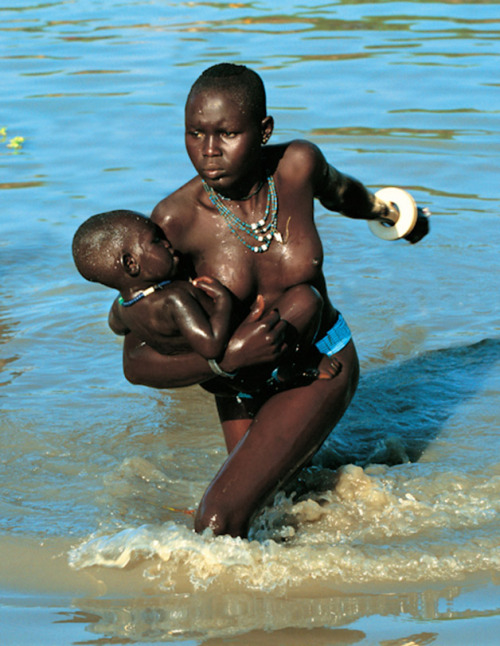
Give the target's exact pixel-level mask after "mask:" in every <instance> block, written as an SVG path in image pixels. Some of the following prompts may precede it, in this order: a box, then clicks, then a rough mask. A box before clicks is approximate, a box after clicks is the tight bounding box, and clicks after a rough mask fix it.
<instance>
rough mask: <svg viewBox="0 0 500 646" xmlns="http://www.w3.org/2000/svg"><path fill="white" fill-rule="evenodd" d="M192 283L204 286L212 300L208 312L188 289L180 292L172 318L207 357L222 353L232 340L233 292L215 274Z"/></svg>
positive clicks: (188, 340)
mask: <svg viewBox="0 0 500 646" xmlns="http://www.w3.org/2000/svg"><path fill="white" fill-rule="evenodd" d="M193 285H194V286H195V287H196V288H198V289H201V290H203V292H205V294H207V295H208V296H209V297H210V298H211V299H212V300H213V311H212V314H211V315H209V314H208V313H207V312H206V310H205V309H204V308H203V307H202V305H201V304H200V302H199V301H198V300H197V299H196V298H194V297H193V296H192V295H191V294H189V293H188V292H182V293H181V292H179V293H178V294H177V295H176V302H177V304H178V305H179V306H180V307H176V308H175V309H174V310H173V318H174V320H175V323H176V324H177V326H178V328H179V331H180V333H181V334H182V336H183V337H184V338H185V339H186V341H187V342H188V343H189V345H190V346H191V348H192V349H193V350H194V351H195V352H197V353H198V354H200V355H201V356H202V357H204V358H205V359H217V358H219V357H221V356H222V354H223V353H224V350H225V348H226V345H227V342H228V340H229V332H230V330H229V325H230V322H231V311H232V308H231V295H230V293H229V291H228V290H227V289H226V288H225V287H224V286H223V285H222V284H221V283H220V282H219V281H218V280H216V279H215V278H209V277H208V276H200V277H198V278H196V279H195V280H194V281H193Z"/></svg>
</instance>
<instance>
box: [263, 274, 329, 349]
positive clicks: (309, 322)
mask: <svg viewBox="0 0 500 646" xmlns="http://www.w3.org/2000/svg"><path fill="white" fill-rule="evenodd" d="M273 305H274V307H275V309H277V310H278V312H279V313H280V317H281V318H282V319H283V320H285V321H287V323H289V324H290V325H291V326H292V328H293V330H294V331H295V334H296V335H297V338H296V343H295V344H296V345H302V346H308V345H311V344H312V343H313V342H314V339H315V338H316V333H317V331H318V328H319V324H320V322H321V314H322V312H323V298H322V297H321V294H320V293H319V292H318V290H317V289H315V288H314V287H312V286H311V285H306V284H301V285H295V287H290V289H288V290H287V291H286V292H285V293H284V294H283V295H282V296H280V298H278V300H277V301H276V302H275V303H274V304H273Z"/></svg>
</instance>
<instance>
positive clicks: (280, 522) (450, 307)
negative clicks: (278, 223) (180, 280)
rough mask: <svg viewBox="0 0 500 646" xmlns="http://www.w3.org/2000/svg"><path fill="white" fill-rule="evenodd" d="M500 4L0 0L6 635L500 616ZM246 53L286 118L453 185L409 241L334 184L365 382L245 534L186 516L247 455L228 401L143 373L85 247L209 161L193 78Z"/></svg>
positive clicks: (0, 608) (418, 631) (355, 166)
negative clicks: (89, 225)
mask: <svg viewBox="0 0 500 646" xmlns="http://www.w3.org/2000/svg"><path fill="white" fill-rule="evenodd" d="M499 9H500V7H499V3H498V2H484V1H480V2H469V3H465V2H460V1H451V0H450V1H448V2H445V1H441V2H440V1H426V0H423V1H420V2H417V1H414V2H391V1H385V0H382V1H379V2H369V1H360V2H356V1H354V0H351V1H347V0H345V1H342V0H338V1H336V2H311V1H309V0H305V1H303V2H286V3H285V2H274V3H271V2H268V1H267V0H264V1H262V2H238V3H228V4H223V3H215V2H182V3H177V2H166V1H162V0H149V1H147V0H108V1H107V2H105V3H100V2H97V1H95V0H94V1H93V0H63V1H57V0H54V1H52V2H50V1H47V2H43V3H42V2H39V1H38V0H30V1H27V0H18V1H17V2H14V0H11V1H10V2H9V1H7V2H6V3H4V5H3V6H2V7H0V17H1V19H2V20H1V22H0V33H1V39H0V61H1V69H2V76H1V85H2V99H1V103H0V128H3V129H4V130H2V131H1V133H2V134H0V204H1V209H0V233H1V236H0V260H1V262H0V278H1V280H0V343H1V354H0V386H1V389H0V402H1V407H2V416H1V420H0V446H1V453H0V554H1V557H0V589H1V592H0V614H1V615H2V628H1V630H2V633H3V634H2V638H1V639H0V641H1V643H2V644H8V645H10V644H16V646H18V645H19V644H24V643H26V644H33V643H36V644H38V645H42V646H43V645H45V644H47V645H48V644H51V645H53V644H70V643H86V644H102V643H141V644H146V643H156V642H162V641H165V642H174V643H179V644H180V643H182V644H193V645H194V644H196V645H198V644H210V645H211V646H214V645H215V644H222V643H224V644H239V645H247V644H248V645H250V644H257V643H259V645H260V646H262V645H264V644H273V645H275V644H287V645H288V644H308V645H312V646H320V645H323V644H342V645H343V644H354V643H356V644H360V645H362V646H365V645H368V644H377V645H378V644H382V645H386V646H387V645H391V646H402V645H403V644H418V645H424V644H436V645H437V644H440V645H441V644H462V643H463V644H469V643H472V642H474V643H480V644H487V645H489V644H494V643H497V641H496V639H497V634H498V630H499V628H500V619H499V608H500V596H499V588H498V585H499V584H500V576H499V573H500V522H499V518H498V511H499V504H500V503H499V501H500V495H499V494H500V462H499V459H498V448H499V440H498V435H497V428H498V420H499V418H500V412H499V408H498V391H499V385H500V383H499V382H500V379H499V373H498V363H499V360H500V335H499V328H498V300H499V299H498V242H499V239H500V238H499V235H498V232H499V228H498V214H499V212H500V208H499V207H500V199H499V195H498V159H499V153H500V126H499V119H498V116H499V112H500V101H499V86H500V82H499V75H498V61H499V57H500V44H499V43H500V39H499V36H500V25H499V23H500V17H499ZM224 60H229V61H233V62H238V63H244V64H247V65H249V66H251V67H253V68H254V69H256V70H257V71H258V72H259V73H260V74H261V75H262V77H263V79H264V81H265V84H266V88H267V92H268V104H269V112H270V113H271V114H273V116H274V118H275V122H276V130H275V134H274V135H273V137H274V141H286V140H288V139H290V138H294V137H301V138H308V139H311V140H312V141H315V142H316V143H317V144H319V145H320V146H321V148H322V150H323V151H324V153H325V155H326V156H327V158H328V160H329V161H330V162H331V163H332V164H333V165H335V166H337V167H338V168H339V169H340V170H342V171H344V172H347V173H349V174H351V175H354V176H355V177H358V178H359V179H361V180H362V181H363V182H364V183H365V184H367V185H368V186H370V187H371V188H372V189H373V190H376V189H378V188H380V187H382V186H387V185H395V186H402V187H405V188H406V189H408V190H410V191H411V192H412V194H413V195H414V196H415V198H416V199H417V201H418V203H419V204H420V205H421V206H427V207H428V208H429V209H430V210H431V211H432V216H431V228H432V230H431V234H430V235H429V236H428V237H427V238H426V239H425V240H424V241H423V242H421V243H420V244H419V245H416V246H410V245H408V244H407V243H405V242H402V241H398V242H384V241H382V240H379V239H378V238H376V237H374V236H373V235H372V234H371V233H370V231H369V229H368V227H367V226H366V223H364V222H354V221H352V220H348V219H346V218H342V217H341V216H339V215H337V214H333V213H329V212H326V211H324V210H323V209H322V208H321V207H319V206H318V209H317V222H318V227H319V229H320V232H321V235H322V239H323V242H324V248H325V258H326V260H325V273H326V277H327V282H328V285H329V291H330V293H331V296H332V300H333V302H334V303H335V304H336V306H337V307H338V308H339V309H340V310H341V311H342V312H343V314H344V316H345V318H346V319H347V321H348V322H349V324H350V326H351V328H352V330H353V333H354V336H355V339H356V343H357V346H358V350H359V353H360V358H361V362H362V372H363V374H362V379H361V383H360V388H359V391H358V394H357V396H356V398H355V400H354V402H353V404H352V406H351V408H350V410H349V411H348V413H347V415H346V416H345V418H344V420H343V421H342V423H341V424H340V425H339V427H338V429H336V431H335V433H334V434H333V435H332V436H331V437H330V438H329V439H328V441H327V442H326V444H325V446H324V447H323V449H322V450H321V452H320V453H319V454H318V456H317V457H316V459H315V464H314V467H313V468H311V469H309V470H308V471H307V472H305V473H304V474H302V476H301V477H300V478H299V480H298V481H297V482H296V483H295V484H294V486H293V487H291V488H290V490H288V491H286V492H282V493H281V494H279V496H278V497H277V499H276V501H275V504H274V506H273V507H272V508H270V509H269V510H267V511H265V513H264V514H263V515H262V516H261V517H260V518H259V519H258V521H257V522H256V523H255V525H254V527H253V529H252V540H250V541H246V540H245V541H242V540H236V539H231V538H228V537H222V538H217V539H213V538H211V537H210V536H198V535H195V534H194V533H193V532H192V529H191V524H192V516H191V515H189V513H185V512H186V511H189V510H192V509H194V508H195V507H196V504H197V502H198V500H199V499H200V496H201V495H202V493H203V491H204V488H205V487H206V485H207V483H208V482H209V480H210V478H211V477H212V475H213V474H214V473H215V471H216V470H217V468H218V466H219V465H220V464H221V462H222V460H223V459H224V455H225V450H224V446H223V441H222V436H221V433H220V430H219V427H218V421H217V418H216V414H215V410H214V406H213V402H212V400H211V398H210V396H209V395H208V394H206V393H204V392H203V391H202V390H201V389H199V388H198V387H192V388H187V389H180V390H176V391H172V390H171V391H154V390H150V389H147V388H143V387H134V386H131V385H129V384H127V382H126V381H125V380H124V378H123V375H122V372H121V356H120V341H119V339H118V338H117V337H114V336H113V335H112V333H111V332H110V331H109V330H108V328H107V324H106V316H107V311H108V307H109V305H110V302H111V300H112V297H113V295H112V294H110V292H109V290H105V289H104V288H100V287H99V286H96V285H90V284H88V283H85V282H84V281H83V279H81V278H80V276H79V275H78V274H77V272H76V270H75V269H74V266H73V263H72V259H71V251H70V245H71V239H72V236H73V233H74V231H75V230H76V228H77V227H78V225H79V224H80V223H81V222H82V221H83V220H84V219H86V218H87V217H88V216H90V215H92V214H93V213H97V212H100V211H104V210H110V209H114V208H130V209H135V210H138V211H141V212H143V213H146V214H147V213H149V212H150V211H151V209H152V208H153V206H154V205H155V204H156V203H157V202H158V201H159V200H160V199H161V198H162V197H163V196H165V195H166V194H168V193H169V192H171V191H172V190H174V189H175V188H177V187H178V186H179V185H180V184H181V183H183V182H185V181H187V180H188V179H189V178H190V177H191V176H192V174H193V171H192V168H191V166H190V163H189V160H188V158H187V155H186V153H185V150H184V146H183V106H184V100H185V97H186V94H187V91H188V89H189V87H190V85H191V83H192V82H193V81H194V79H195V78H196V77H197V76H198V74H199V73H200V72H201V71H202V70H203V69H204V68H205V67H207V66H209V65H211V64H213V63H216V62H220V61H224ZM19 137H21V138H23V140H20V139H18V138H19Z"/></svg>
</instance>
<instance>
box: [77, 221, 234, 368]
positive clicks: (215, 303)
mask: <svg viewBox="0 0 500 646" xmlns="http://www.w3.org/2000/svg"><path fill="white" fill-rule="evenodd" d="M73 258H74V261H75V264H76V267H77V269H78V271H79V272H80V273H81V275H82V276H83V277H84V278H86V279H87V280H90V281H92V282H98V283H101V284H103V285H106V286H107V287H112V288H113V289H117V290H119V292H120V296H119V298H118V299H116V300H115V302H114V303H113V307H112V308H111V312H110V314H109V326H110V327H111V329H112V330H113V332H115V333H116V334H122V335H124V334H127V333H128V332H130V331H132V332H133V333H134V334H135V335H136V336H137V337H138V338H139V339H141V341H144V342H145V343H147V344H148V345H149V346H151V347H152V348H154V349H155V350H157V351H158V352H160V353H162V354H178V353H183V352H186V351H187V350H188V349H192V350H194V351H195V352H197V353H198V354H200V355H201V356H203V357H204V358H205V359H209V360H210V359H213V360H215V359H217V357H219V356H220V355H221V354H223V352H224V349H225V347H226V343H227V340H228V338H229V331H230V330H229V326H230V323H231V312H232V307H231V295H230V293H229V291H228V290H227V289H226V288H225V287H224V286H223V285H222V284H221V283H220V282H219V281H217V280H216V279H214V278H209V277H206V276H202V277H199V278H196V279H195V280H194V281H193V282H190V281H189V280H182V279H181V278H180V277H179V278H176V280H173V278H174V277H176V276H177V274H178V265H179V257H178V256H177V255H176V254H175V252H174V250H173V249H172V247H171V245H170V243H169V242H168V240H167V239H166V237H165V235H164V233H163V231H162V230H161V229H160V227H158V226H157V225H156V224H154V223H153V222H152V221H151V220H150V219H149V218H146V217H145V216H143V215H141V214H139V213H135V212H134V211H110V212H108V213H100V214H98V215H94V216H92V217H91V218H89V219H88V220H86V221H85V222H84V223H83V224H82V225H81V226H80V228H79V229H78V230H77V232H76V234H75V236H74V239H73Z"/></svg>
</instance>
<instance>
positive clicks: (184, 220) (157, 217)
mask: <svg viewBox="0 0 500 646" xmlns="http://www.w3.org/2000/svg"><path fill="white" fill-rule="evenodd" d="M198 184H199V178H198V177H193V179H192V180H190V181H189V182H187V183H186V184H184V185H183V186H181V187H180V188H178V189H177V190H175V191H174V192H173V193H170V195H167V197H164V198H163V199H162V200H161V201H160V202H158V204H157V205H156V206H155V207H154V209H153V211H152V213H151V219H152V220H153V222H155V223H156V224H158V226H160V227H162V229H164V230H165V231H166V232H167V231H168V232H169V235H173V233H175V230H176V229H177V225H178V226H179V227H180V226H181V225H182V228H185V227H186V225H187V224H190V220H191V219H192V218H194V217H195V216H196V212H197V208H196V204H197V202H198V200H199V195H198V193H199V191H198V187H197V185H198Z"/></svg>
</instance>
